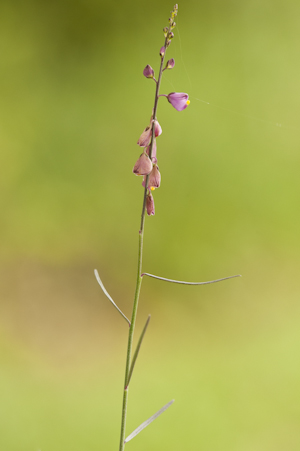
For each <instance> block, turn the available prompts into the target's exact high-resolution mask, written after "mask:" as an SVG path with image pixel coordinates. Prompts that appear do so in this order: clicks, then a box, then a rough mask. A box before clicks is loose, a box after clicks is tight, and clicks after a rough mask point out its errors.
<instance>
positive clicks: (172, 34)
mask: <svg viewBox="0 0 300 451" xmlns="http://www.w3.org/2000/svg"><path fill="white" fill-rule="evenodd" d="M168 38H169V39H173V38H174V33H173V31H171V32H170V33H169V36H168Z"/></svg>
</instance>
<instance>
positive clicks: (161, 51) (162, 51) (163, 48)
mask: <svg viewBox="0 0 300 451" xmlns="http://www.w3.org/2000/svg"><path fill="white" fill-rule="evenodd" d="M165 51H166V49H165V47H162V48H161V49H160V51H159V54H160V56H161V57H163V56H164V54H165Z"/></svg>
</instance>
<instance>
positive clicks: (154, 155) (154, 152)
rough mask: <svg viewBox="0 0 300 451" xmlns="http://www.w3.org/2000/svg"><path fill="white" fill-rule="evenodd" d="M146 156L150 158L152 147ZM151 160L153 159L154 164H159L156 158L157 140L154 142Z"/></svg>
mask: <svg viewBox="0 0 300 451" xmlns="http://www.w3.org/2000/svg"><path fill="white" fill-rule="evenodd" d="M146 154H147V155H149V156H150V146H148V147H147V149H146ZM151 159H152V163H157V158H156V139H154V142H153V147H152V155H151Z"/></svg>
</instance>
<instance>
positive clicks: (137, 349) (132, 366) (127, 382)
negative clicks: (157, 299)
mask: <svg viewBox="0 0 300 451" xmlns="http://www.w3.org/2000/svg"><path fill="white" fill-rule="evenodd" d="M150 318H151V315H149V316H148V318H147V321H146V324H145V326H144V329H143V331H142V333H141V336H140V339H139V341H138V344H137V347H136V350H135V353H134V356H133V359H132V362H131V365H130V370H129V374H128V378H127V381H126V387H128V385H129V382H130V379H131V376H132V372H133V368H134V365H135V362H136V359H137V356H138V354H139V352H140V348H141V344H142V341H143V339H144V335H145V333H146V330H147V327H148V324H149V321H150Z"/></svg>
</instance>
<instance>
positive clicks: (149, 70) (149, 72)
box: [143, 64, 154, 78]
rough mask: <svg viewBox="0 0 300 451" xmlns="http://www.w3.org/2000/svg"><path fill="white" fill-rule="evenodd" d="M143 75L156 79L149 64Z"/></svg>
mask: <svg viewBox="0 0 300 451" xmlns="http://www.w3.org/2000/svg"><path fill="white" fill-rule="evenodd" d="M143 75H144V76H145V77H146V78H153V77H154V70H153V69H152V67H151V66H149V64H147V66H146V67H145V69H144V70H143Z"/></svg>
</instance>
